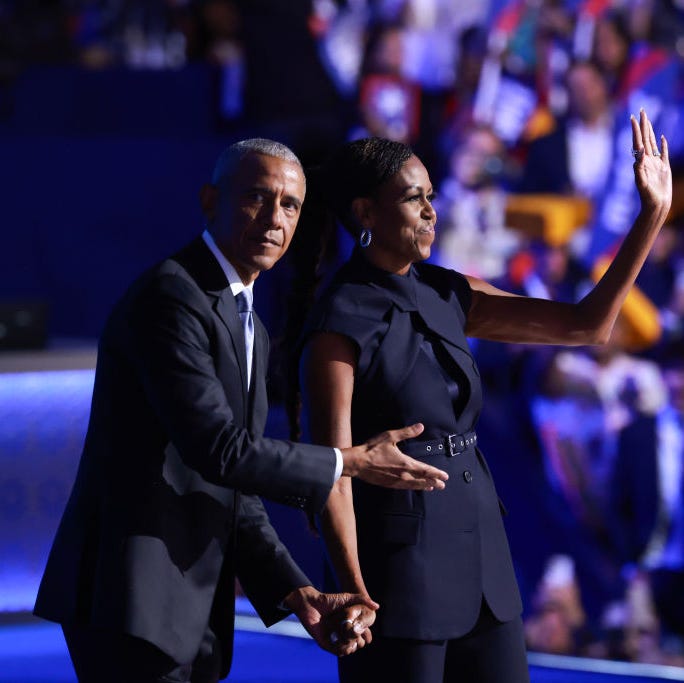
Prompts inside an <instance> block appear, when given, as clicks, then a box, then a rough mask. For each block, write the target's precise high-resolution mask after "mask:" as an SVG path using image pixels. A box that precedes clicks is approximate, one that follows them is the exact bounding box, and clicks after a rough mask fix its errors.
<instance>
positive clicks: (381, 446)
mask: <svg viewBox="0 0 684 683" xmlns="http://www.w3.org/2000/svg"><path fill="white" fill-rule="evenodd" d="M422 431H423V425H422V424H420V423H417V424H414V425H411V426H410V427H404V428H402V429H394V430H390V431H387V432H383V433H382V434H379V435H378V436H375V437H373V438H372V439H369V440H368V441H366V443H365V444H363V445H362V446H353V447H352V448H344V449H342V457H343V458H344V466H343V469H342V474H345V475H349V476H352V477H358V478H359V479H363V480H364V481H366V482H368V483H369V484H376V485H377V486H387V487H389V488H393V489H418V490H424V491H432V490H433V489H443V488H444V486H445V484H444V482H445V481H446V480H447V479H448V478H449V475H448V474H447V473H446V472H443V471H442V470H438V469H437V468H436V467H432V466H430V465H426V464H425V463H422V462H419V461H418V460H414V459H413V458H409V456H408V455H404V454H403V453H402V452H401V451H400V450H399V449H398V448H397V443H398V442H399V441H404V440H405V439H411V438H413V437H414V436H418V434H420V433H421V432H422Z"/></svg>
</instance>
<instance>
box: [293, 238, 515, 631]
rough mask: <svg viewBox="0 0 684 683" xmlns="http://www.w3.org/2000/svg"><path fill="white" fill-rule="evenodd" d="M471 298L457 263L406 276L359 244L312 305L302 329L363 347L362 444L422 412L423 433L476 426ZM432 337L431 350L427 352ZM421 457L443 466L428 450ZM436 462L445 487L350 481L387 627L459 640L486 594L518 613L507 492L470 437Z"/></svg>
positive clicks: (357, 430)
mask: <svg viewBox="0 0 684 683" xmlns="http://www.w3.org/2000/svg"><path fill="white" fill-rule="evenodd" d="M470 300H471V292H470V287H469V285H468V282H467V280H466V279H465V278H464V277H463V276H462V275H459V274H458V273H455V272H453V271H449V270H446V269H443V268H439V267H437V266H433V265H429V264H416V265H413V266H412V267H411V269H410V271H409V273H408V274H407V275H405V276H402V275H394V274H390V273H387V272H384V271H382V270H379V269H378V268H375V267H374V266H372V265H371V264H370V263H369V262H367V260H366V259H365V257H364V255H363V253H362V252H361V251H360V250H358V249H357V250H355V252H354V253H353V255H352V257H351V259H350V261H349V262H348V263H347V264H345V266H343V267H342V269H341V270H340V271H339V273H338V274H337V275H336V277H335V278H334V279H333V281H332V283H331V285H330V287H329V288H328V289H327V290H326V292H325V293H324V294H323V296H322V297H321V300H320V301H319V302H318V303H317V304H316V306H315V307H314V310H313V311H312V314H311V317H310V320H309V324H308V326H307V328H306V333H305V334H306V336H305V339H306V338H308V336H310V335H312V334H315V333H316V332H317V331H325V332H334V333H337V334H342V335H344V336H346V337H347V338H348V339H350V340H351V341H352V343H353V344H354V346H355V347H356V348H357V350H358V362H357V369H356V373H355V379H354V392H353V397H352V415H351V423H352V438H353V440H354V442H358V441H359V440H364V439H365V438H367V437H369V436H371V435H373V434H377V433H378V432H381V431H383V430H385V429H395V428H398V427H402V426H404V425H407V424H412V423H414V422H421V423H423V425H424V426H425V430H424V432H423V433H422V434H421V435H420V436H419V437H417V439H416V440H417V441H418V440H419V441H424V440H430V439H437V438H443V437H444V436H445V435H447V434H454V433H466V432H469V431H471V430H472V429H473V428H474V427H475V424H476V422H477V418H478V416H479V413H480V408H481V402H482V389H481V385H480V378H479V372H478V370H477V367H476V365H475V361H474V359H473V357H472V355H471V353H470V349H469V346H468V341H467V339H466V337H465V334H464V328H465V324H466V316H467V311H468V309H469V307H470ZM426 343H427V344H430V345H431V346H432V348H433V350H434V351H435V353H434V357H431V356H430V354H428V353H426V352H425V350H424V349H425V344H426ZM438 349H439V351H438ZM454 383H455V384H456V385H458V397H457V399H456V401H455V402H454V400H453V396H454V391H453V387H452V384H454ZM406 443H407V444H410V443H411V442H410V441H409V442H406ZM419 459H421V460H422V459H424V460H425V462H429V463H430V464H435V462H434V457H433V456H430V455H426V456H419ZM439 466H440V467H442V468H443V469H445V470H446V471H447V472H448V474H449V482H448V483H447V486H446V489H445V490H444V491H440V492H431V493H426V492H407V491H390V490H385V489H381V488H379V487H375V486H371V485H368V484H365V483H364V482H358V481H354V482H353V489H354V508H355V512H356V522H357V537H358V549H359V559H360V562H361V570H362V573H363V576H364V580H365V583H366V586H367V588H368V590H369V592H370V594H371V595H372V596H373V598H374V599H375V600H377V601H378V602H379V603H380V605H381V606H382V607H381V609H380V610H379V611H378V617H377V622H376V626H375V627H374V630H375V632H376V633H377V634H378V635H382V636H386V637H393V638H413V639H420V640H435V639H451V638H456V637H458V636H461V635H463V634H465V633H467V632H468V631H469V630H470V629H471V628H472V627H473V625H474V624H475V622H476V621H477V618H478V614H479V611H480V604H481V601H482V596H483V595H485V596H486V599H487V602H488V603H489V605H490V606H491V608H492V610H493V612H494V614H495V615H496V616H497V618H499V619H500V620H502V621H508V620H511V619H513V618H514V617H516V616H517V615H519V613H520V611H521V602H520V596H519V593H518V589H517V584H516V580H515V575H514V572H513V566H512V562H511V558H510V553H509V550H508V543H507V540H506V536H505V531H504V528H503V523H502V519H501V511H500V507H499V500H498V496H497V493H496V490H495V487H494V484H493V481H492V477H491V473H490V471H489V468H488V466H487V464H486V462H485V460H484V457H483V455H482V453H480V451H479V450H478V449H477V447H476V444H475V443H474V442H471V443H470V444H468V445H467V447H466V448H465V450H464V451H463V452H462V453H460V454H459V455H458V456H457V457H453V458H443V459H440V461H439Z"/></svg>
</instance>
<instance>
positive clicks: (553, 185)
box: [516, 119, 572, 194]
mask: <svg viewBox="0 0 684 683" xmlns="http://www.w3.org/2000/svg"><path fill="white" fill-rule="evenodd" d="M569 169H570V167H569V161H568V122H567V120H566V119H561V120H560V121H559V122H558V125H557V126H556V128H555V129H554V130H553V131H552V132H551V133H549V134H548V135H543V136H541V137H539V138H537V139H536V140H534V142H532V144H531V145H530V148H529V150H528V154H527V159H526V162H525V168H524V171H523V176H522V178H521V179H520V181H519V185H518V187H517V188H516V190H517V191H518V192H541V193H551V194H569V193H571V192H572V180H571V179H570V170H569Z"/></svg>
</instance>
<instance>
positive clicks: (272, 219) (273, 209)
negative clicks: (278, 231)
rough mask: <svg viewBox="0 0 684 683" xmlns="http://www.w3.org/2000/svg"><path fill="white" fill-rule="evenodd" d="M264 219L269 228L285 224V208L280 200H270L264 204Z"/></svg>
mask: <svg viewBox="0 0 684 683" xmlns="http://www.w3.org/2000/svg"><path fill="white" fill-rule="evenodd" d="M262 213H263V215H262V219H263V221H264V223H265V224H266V225H267V226H268V227H269V228H281V227H282V226H283V216H284V214H283V208H282V207H281V206H280V204H279V203H278V202H270V203H268V204H266V205H265V206H264V209H263V212H262Z"/></svg>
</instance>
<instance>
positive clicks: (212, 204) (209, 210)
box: [199, 183, 218, 223]
mask: <svg viewBox="0 0 684 683" xmlns="http://www.w3.org/2000/svg"><path fill="white" fill-rule="evenodd" d="M199 196H200V205H201V206H202V213H204V217H205V218H206V219H207V223H211V222H212V221H213V220H214V217H215V215H216V202H217V201H218V189H217V188H216V185H212V184H211V183H206V184H205V185H202V188H201V189H200V192H199Z"/></svg>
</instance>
